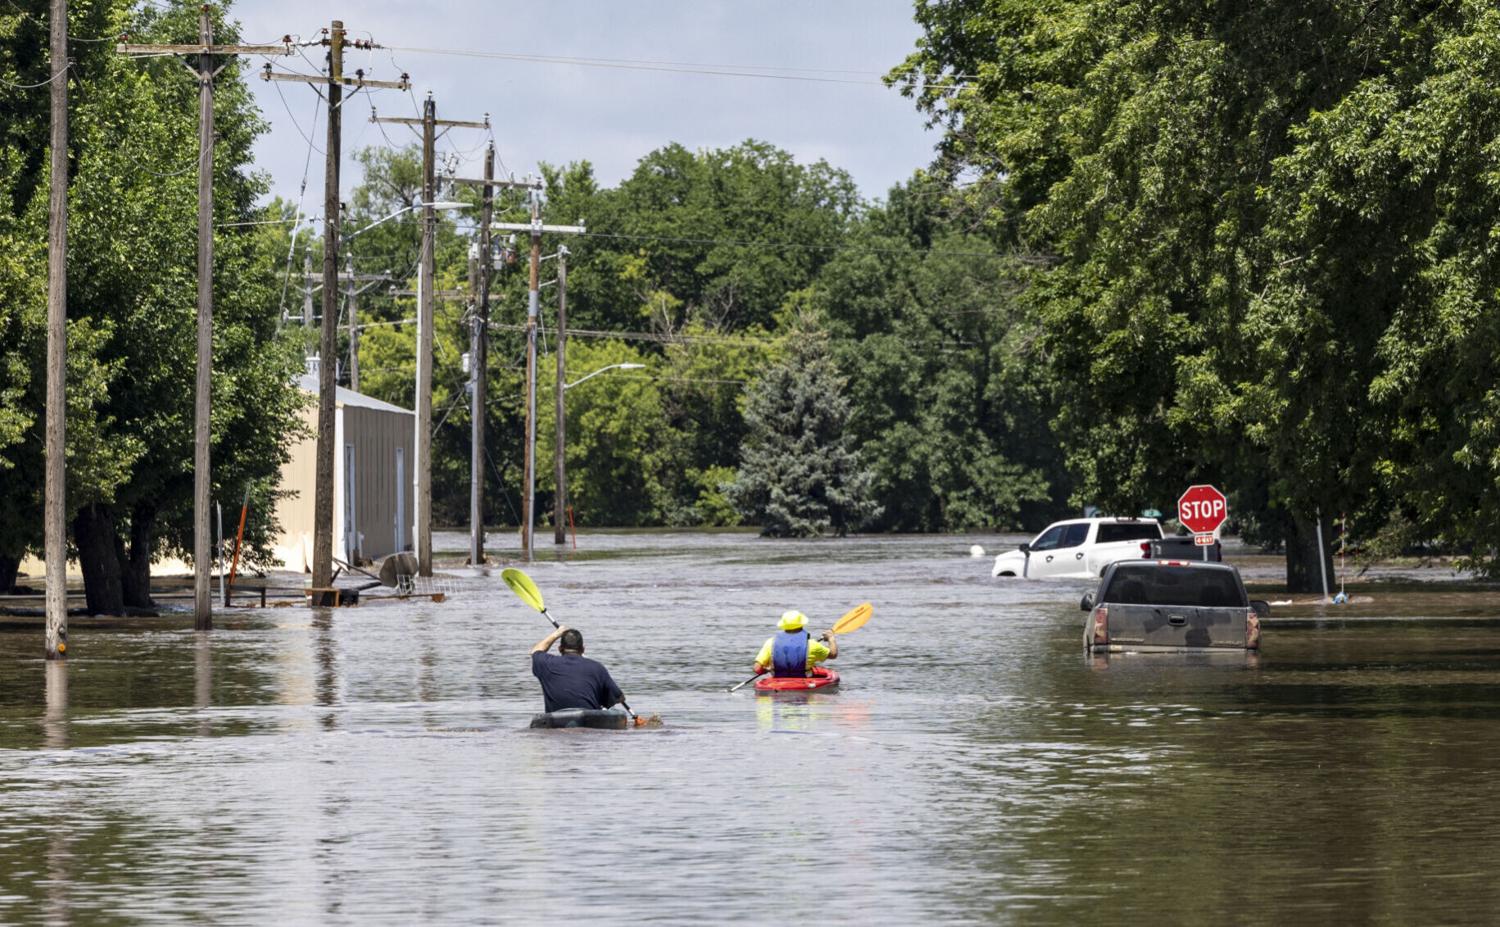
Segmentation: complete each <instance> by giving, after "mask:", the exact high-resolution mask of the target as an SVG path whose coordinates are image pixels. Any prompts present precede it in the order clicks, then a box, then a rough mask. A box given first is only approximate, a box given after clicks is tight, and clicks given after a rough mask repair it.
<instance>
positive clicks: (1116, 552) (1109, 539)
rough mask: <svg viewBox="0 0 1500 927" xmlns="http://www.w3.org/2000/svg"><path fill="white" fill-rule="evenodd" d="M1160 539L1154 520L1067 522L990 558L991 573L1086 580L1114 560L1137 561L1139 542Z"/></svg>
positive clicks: (1076, 519) (1074, 519)
mask: <svg viewBox="0 0 1500 927" xmlns="http://www.w3.org/2000/svg"><path fill="white" fill-rule="evenodd" d="M1161 537H1162V533H1161V523H1160V522H1158V521H1157V520H1156V519H1154V518H1072V519H1069V520H1067V521H1060V522H1057V523H1055V524H1052V525H1048V526H1047V530H1046V531H1043V532H1042V533H1041V534H1039V535H1037V536H1036V537H1035V538H1033V539H1032V540H1031V541H1030V542H1029V543H1026V544H1022V545H1021V546H1020V547H1018V548H1017V549H1015V550H1011V551H1006V552H1005V553H1003V554H1000V555H999V556H997V557H995V566H994V568H993V569H992V570H991V571H990V575H991V576H1024V577H1027V578H1029V579H1043V578H1049V577H1050V578H1055V579H1091V578H1093V577H1095V576H1098V575H1099V574H1100V573H1101V572H1103V570H1104V568H1105V567H1107V566H1109V565H1110V564H1111V563H1114V562H1115V561H1116V560H1122V559H1125V558H1127V557H1135V558H1139V557H1140V556H1141V545H1142V544H1143V543H1145V542H1149V541H1157V540H1160V539H1161Z"/></svg>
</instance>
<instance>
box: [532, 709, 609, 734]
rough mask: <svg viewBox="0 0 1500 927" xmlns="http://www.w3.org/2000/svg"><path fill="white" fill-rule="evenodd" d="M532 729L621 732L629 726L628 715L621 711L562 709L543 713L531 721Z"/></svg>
mask: <svg viewBox="0 0 1500 927" xmlns="http://www.w3.org/2000/svg"><path fill="white" fill-rule="evenodd" d="M531 726H532V727H592V728H597V729H599V730H605V731H623V730H625V729H626V728H627V727H629V726H630V715H627V714H625V713H624V712H623V711H602V710H600V709H597V708H564V709H562V710H561V711H544V712H542V713H541V714H539V715H534V716H533V717H532V719H531Z"/></svg>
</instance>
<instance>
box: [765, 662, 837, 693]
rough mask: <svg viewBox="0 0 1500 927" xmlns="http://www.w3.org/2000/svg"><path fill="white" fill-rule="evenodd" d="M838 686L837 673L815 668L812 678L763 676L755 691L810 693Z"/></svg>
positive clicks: (819, 667)
mask: <svg viewBox="0 0 1500 927" xmlns="http://www.w3.org/2000/svg"><path fill="white" fill-rule="evenodd" d="M838 684H839V674H838V673H837V672H835V671H834V670H831V669H825V668H823V667H821V666H815V667H813V671H812V675H811V676H762V677H761V678H759V679H757V680H755V691H757V692H808V691H811V690H814V689H832V688H834V687H835V686H837V685H838Z"/></svg>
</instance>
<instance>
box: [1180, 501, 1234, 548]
mask: <svg viewBox="0 0 1500 927" xmlns="http://www.w3.org/2000/svg"><path fill="white" fill-rule="evenodd" d="M1227 518H1229V500H1228V499H1227V498H1225V496H1224V494H1223V493H1222V492H1219V490H1218V489H1217V488H1215V487H1213V486H1209V485H1207V484H1206V483H1200V484H1197V485H1194V486H1189V487H1188V488H1187V492H1185V493H1183V494H1182V497H1181V498H1179V499H1178V500H1177V520H1178V521H1180V522H1182V526H1183V527H1184V528H1187V529H1188V530H1189V531H1191V532H1193V534H1194V543H1196V544H1198V545H1199V546H1200V547H1202V548H1203V559H1204V560H1207V559H1208V548H1209V547H1211V546H1213V543H1214V535H1215V534H1216V533H1217V532H1218V530H1219V526H1220V525H1222V524H1224V521H1225V520H1226V519H1227Z"/></svg>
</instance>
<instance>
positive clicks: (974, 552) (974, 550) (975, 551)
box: [969, 544, 984, 560]
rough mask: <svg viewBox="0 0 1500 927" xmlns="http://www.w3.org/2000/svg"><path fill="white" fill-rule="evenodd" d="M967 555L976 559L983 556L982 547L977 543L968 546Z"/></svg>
mask: <svg viewBox="0 0 1500 927" xmlns="http://www.w3.org/2000/svg"><path fill="white" fill-rule="evenodd" d="M969 556H970V557H973V558H975V559H976V560H977V559H978V558H980V557H983V556H984V548H983V547H980V546H979V545H978V544H975V545H973V546H972V547H970V548H969Z"/></svg>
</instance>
